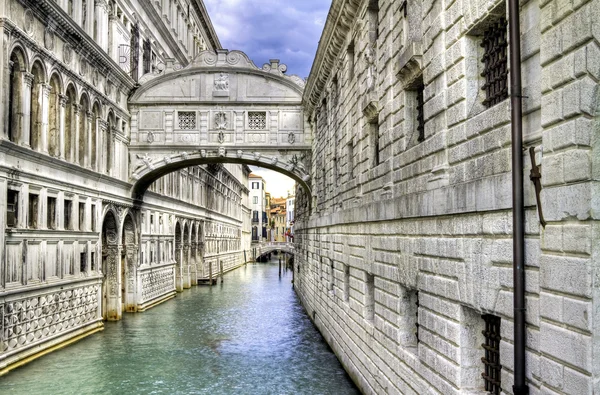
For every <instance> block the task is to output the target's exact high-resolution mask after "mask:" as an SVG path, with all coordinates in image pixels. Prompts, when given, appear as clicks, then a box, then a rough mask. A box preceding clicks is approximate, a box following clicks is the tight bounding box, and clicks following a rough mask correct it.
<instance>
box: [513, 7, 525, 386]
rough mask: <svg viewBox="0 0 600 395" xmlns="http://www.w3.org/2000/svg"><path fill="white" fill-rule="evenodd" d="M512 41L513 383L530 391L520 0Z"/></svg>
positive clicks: (514, 20)
mask: <svg viewBox="0 0 600 395" xmlns="http://www.w3.org/2000/svg"><path fill="white" fill-rule="evenodd" d="M508 18H509V25H508V26H509V42H510V104H511V106H510V121H511V134H512V199H513V282H514V285H513V287H514V294H513V298H514V299H513V304H514V317H515V318H514V319H515V322H514V342H515V343H514V368H515V371H514V380H515V381H514V385H513V393H514V394H515V395H527V394H529V387H528V386H527V384H526V378H525V208H524V199H523V121H522V116H523V114H522V107H521V105H522V89H521V29H520V26H519V24H520V21H519V0H509V1H508Z"/></svg>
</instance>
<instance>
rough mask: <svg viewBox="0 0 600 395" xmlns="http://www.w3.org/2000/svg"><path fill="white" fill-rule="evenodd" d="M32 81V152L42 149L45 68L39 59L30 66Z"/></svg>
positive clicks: (30, 127) (30, 139) (30, 133)
mask: <svg viewBox="0 0 600 395" xmlns="http://www.w3.org/2000/svg"><path fill="white" fill-rule="evenodd" d="M31 75H32V76H33V81H32V85H31V100H30V103H31V111H30V121H29V142H28V143H29V146H30V147H31V148H32V149H34V150H37V151H39V150H41V149H42V147H43V144H42V139H43V138H44V136H43V133H44V130H43V121H44V120H43V113H44V111H43V108H44V101H45V100H47V98H46V97H45V93H46V89H47V86H46V67H45V65H44V63H43V62H42V61H41V60H40V59H35V60H34V61H33V63H32V66H31Z"/></svg>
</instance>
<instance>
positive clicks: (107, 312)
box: [102, 245, 122, 321]
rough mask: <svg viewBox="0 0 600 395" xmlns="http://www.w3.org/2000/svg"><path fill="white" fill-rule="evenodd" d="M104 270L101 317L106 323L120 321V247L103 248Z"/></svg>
mask: <svg viewBox="0 0 600 395" xmlns="http://www.w3.org/2000/svg"><path fill="white" fill-rule="evenodd" d="M104 253H105V254H107V256H106V258H107V259H106V268H105V273H104V282H103V284H102V288H103V290H104V293H105V295H104V302H103V303H102V305H103V311H102V316H103V317H104V318H105V319H106V320H108V321H117V320H119V319H121V316H122V312H121V287H120V285H121V268H120V260H121V247H118V246H111V245H109V246H105V247H104Z"/></svg>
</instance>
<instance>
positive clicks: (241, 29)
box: [204, 0, 331, 78]
mask: <svg viewBox="0 0 600 395" xmlns="http://www.w3.org/2000/svg"><path fill="white" fill-rule="evenodd" d="M204 4H205V5H206V8H207V10H208V14H209V15H210V18H211V21H212V23H213V25H214V27H215V30H216V32H217V35H218V36H219V39H220V40H221V45H222V46H223V48H227V49H229V50H233V49H238V50H241V51H243V52H245V53H246V54H247V55H248V56H249V57H250V59H252V61H253V62H254V63H255V64H256V65H257V66H258V67H261V66H262V65H263V64H265V63H268V62H269V59H279V60H281V62H282V63H284V64H286V65H287V66H288V71H287V74H297V75H299V76H300V77H302V78H304V77H308V74H309V73H310V67H311V66H312V61H313V59H314V56H315V52H316V50H317V45H318V43H319V38H320V37H321V32H322V31H323V26H324V23H325V19H326V18H327V12H328V11H329V6H330V5H331V0H204Z"/></svg>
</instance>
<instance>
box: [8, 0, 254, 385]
mask: <svg viewBox="0 0 600 395" xmlns="http://www.w3.org/2000/svg"><path fill="white" fill-rule="evenodd" d="M72 3H73V7H74V8H73V9H72V10H70V9H69V2H67V1H65V0H59V1H58V2H57V1H52V0H49V1H46V0H40V1H8V2H2V3H1V4H0V125H1V133H0V228H2V230H3V231H2V232H0V257H2V259H1V260H0V375H2V374H4V373H6V371H8V370H9V369H12V368H13V367H14V366H16V365H15V364H19V363H20V361H23V360H25V359H27V358H35V357H37V356H39V355H43V354H44V353H46V352H47V351H48V350H52V349H54V348H59V347H61V346H64V345H65V344H68V343H69V342H71V341H74V340H77V339H79V338H81V337H83V336H86V335H89V334H91V333H94V332H95V331H98V330H101V329H102V327H103V323H102V321H103V320H107V319H108V320H114V319H120V318H121V317H122V315H123V314H124V312H126V311H129V312H134V311H143V310H146V309H148V308H150V307H152V306H154V305H155V304H157V303H160V302H162V301H164V300H166V299H168V298H170V297H172V296H173V295H174V293H175V292H176V291H181V290H183V289H184V288H189V287H190V286H192V285H194V284H196V283H197V281H198V279H199V278H200V277H201V273H202V271H203V270H204V271H205V268H204V267H205V266H206V265H207V263H206V262H205V259H204V254H205V245H206V241H205V235H206V233H205V229H206V226H208V224H210V226H211V227H212V226H217V227H218V229H217V230H216V231H215V232H214V239H215V240H219V241H220V240H223V241H226V242H227V246H226V249H222V250H217V251H216V252H215V251H211V253H212V254H213V255H214V256H217V257H218V256H219V251H226V254H223V256H224V260H225V261H226V262H227V264H226V268H227V269H229V268H231V267H233V266H235V265H240V264H242V263H243V252H242V250H241V248H242V247H241V238H242V234H241V228H242V223H243V221H242V202H243V201H244V199H245V201H247V190H246V186H245V185H246V184H245V180H244V173H243V171H242V166H241V165H226V166H225V167H217V168H213V169H208V168H206V167H200V166H195V167H192V168H189V169H184V170H180V171H176V172H174V173H172V174H170V175H168V176H165V177H163V178H161V179H158V180H157V181H156V182H155V183H154V184H153V185H151V188H150V191H149V192H147V193H146V195H145V196H144V200H143V204H141V205H140V201H139V200H136V199H134V198H133V197H132V184H131V183H130V163H129V161H130V155H129V150H130V149H129V145H130V138H131V136H130V130H131V123H132V119H131V116H130V112H129V108H128V102H127V98H128V96H129V94H130V93H131V91H132V89H133V87H134V86H135V82H136V78H138V77H141V78H143V76H144V73H145V74H146V75H147V74H153V73H157V72H159V71H160V70H159V65H160V63H164V61H165V59H166V58H174V59H177V61H179V62H180V63H181V64H183V65H185V64H186V62H188V61H189V60H190V59H191V58H192V57H193V56H194V55H195V54H197V53H198V52H199V51H200V50H206V49H217V48H220V44H219V43H218V39H217V38H216V35H214V31H213V30H212V26H210V25H207V26H202V25H201V23H208V24H210V21H207V20H206V19H203V18H206V15H201V14H202V12H204V13H205V10H204V11H202V10H203V9H202V10H200V11H198V10H197V7H199V6H201V5H202V4H201V2H196V1H195V2H193V4H192V8H191V10H192V12H191V13H190V14H188V15H183V14H181V15H179V14H178V13H177V10H179V11H182V10H183V8H182V7H177V6H176V3H178V1H176V0H165V1H162V2H133V4H132V3H131V2H121V1H116V2H115V1H110V2H103V1H101V0H99V1H87V2H79V1H75V2H72ZM83 5H87V8H85V9H83V8H81V7H83ZM78 7H79V8H78ZM163 7H164V9H163ZM169 7H170V8H169ZM59 8H61V9H59ZM167 8H168V9H171V10H172V13H171V14H170V15H168V17H166V18H164V20H163V19H161V18H160V16H161V15H162V11H163V10H165V13H166V9H167ZM134 12H135V13H136V14H137V15H138V16H139V17H140V19H137V20H136V19H135V17H134ZM182 12H183V11H182ZM84 13H86V14H85V17H84ZM157 15H158V19H157V18H156V16H157ZM174 18H179V19H180V21H179V23H178V24H177V26H179V29H180V31H179V32H178V34H179V37H180V38H181V41H180V42H177V41H175V39H174V37H173V36H171V35H170V33H171V30H169V29H168V28H169V26H170V24H171V23H172V22H174ZM93 21H95V22H96V23H93ZM184 22H185V23H184ZM147 23H149V24H154V25H146V24H147ZM135 25H137V26H138V27H139V28H140V31H141V32H140V37H139V39H140V41H141V43H140V47H139V50H140V53H139V59H138V60H139V62H138V63H139V64H138V65H137V67H139V74H138V75H137V76H135V75H134V73H132V72H131V70H125V69H127V68H128V67H129V66H132V64H131V63H128V64H125V63H123V62H121V57H122V56H121V55H123V54H122V53H119V48H120V47H119V46H120V45H125V44H124V43H131V41H130V40H131V34H133V32H134V30H135V29H133V27H134V26H135ZM94 26H96V27H94ZM186 27H187V29H189V30H188V31H186ZM165 32H167V34H164V33H165ZM143 42H150V44H151V46H150V48H149V49H150V51H143V44H142V43H143ZM122 49H123V48H122V47H121V50H122ZM132 56H133V55H132ZM145 60H148V61H150V60H151V61H152V62H150V64H146V63H145ZM147 66H150V67H149V68H147ZM134 77H135V78H134ZM141 78H138V79H140V80H141ZM142 81H143V80H142ZM246 179H247V174H246ZM247 239H248V240H247V244H249V242H250V241H249V236H247Z"/></svg>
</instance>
